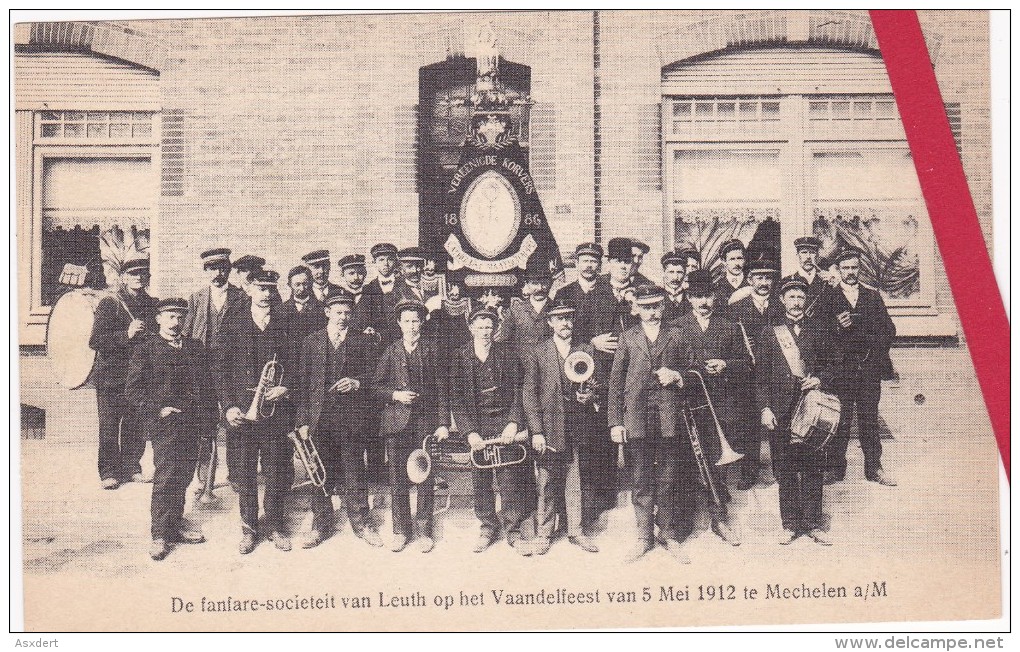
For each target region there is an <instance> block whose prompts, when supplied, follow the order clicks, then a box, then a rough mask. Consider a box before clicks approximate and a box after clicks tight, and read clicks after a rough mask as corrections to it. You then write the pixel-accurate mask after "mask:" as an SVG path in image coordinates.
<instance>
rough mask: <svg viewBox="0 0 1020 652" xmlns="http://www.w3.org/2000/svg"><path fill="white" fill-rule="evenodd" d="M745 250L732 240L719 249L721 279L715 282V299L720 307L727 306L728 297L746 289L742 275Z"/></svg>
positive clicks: (740, 244) (738, 241) (745, 279)
mask: <svg viewBox="0 0 1020 652" xmlns="http://www.w3.org/2000/svg"><path fill="white" fill-rule="evenodd" d="M746 257H747V249H746V248H745V247H744V243H743V242H741V241H740V240H737V239H736V238H734V239H733V240H727V241H726V242H724V243H723V244H722V246H721V247H719V260H721V261H722V264H723V272H724V274H723V277H722V278H720V279H719V280H718V281H716V282H715V287H714V288H713V289H714V290H715V299H716V301H718V302H719V305H720V306H725V305H727V304H729V302H730V297H731V296H732V295H733V293H734V292H736V291H737V290H739V289H740V288H744V287H747V285H748V284H747V276H746V275H745V274H744V262H745V259H746Z"/></svg>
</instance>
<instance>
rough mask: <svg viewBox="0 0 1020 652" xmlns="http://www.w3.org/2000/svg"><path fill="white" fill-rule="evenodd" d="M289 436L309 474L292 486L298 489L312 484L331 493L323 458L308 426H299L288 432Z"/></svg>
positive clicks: (297, 456)
mask: <svg viewBox="0 0 1020 652" xmlns="http://www.w3.org/2000/svg"><path fill="white" fill-rule="evenodd" d="M287 437H288V438H289V439H290V440H291V442H293V444H294V457H296V458H297V460H298V461H299V462H301V466H302V467H304V470H305V474H306V475H307V476H308V479H307V480H305V481H304V482H299V483H298V484H296V485H294V486H293V487H291V488H292V489H297V488H298V487H304V486H307V485H312V486H313V487H319V488H320V489H322V492H323V493H324V494H326V495H327V496H328V495H329V493H328V492H327V491H326V467H325V465H323V463H322V458H321V457H320V456H319V450H318V449H317V448H316V447H315V442H314V441H312V436H311V435H310V434H309V432H308V426H298V427H297V428H295V429H294V430H291V431H290V432H288V433H287Z"/></svg>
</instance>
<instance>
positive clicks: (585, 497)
mask: <svg viewBox="0 0 1020 652" xmlns="http://www.w3.org/2000/svg"><path fill="white" fill-rule="evenodd" d="M575 312H576V308H575V306H574V304H573V303H572V302H570V301H568V300H565V299H556V300H554V301H553V302H552V304H551V305H550V306H549V308H548V310H547V311H546V320H547V322H548V324H549V329H550V332H551V336H550V337H546V338H543V339H542V340H541V341H540V342H539V343H538V344H536V345H535V347H534V349H533V350H532V351H531V352H530V355H528V356H526V357H525V359H524V385H523V388H522V401H523V407H524V415H525V418H526V420H527V425H528V429H529V431H530V432H531V442H530V443H531V447H532V449H533V451H534V453H535V454H536V457H535V466H536V470H537V487H538V490H537V499H538V502H537V508H536V513H535V520H536V528H535V529H536V536H535V538H534V539H533V540H532V544H531V552H532V554H537V555H544V554H545V553H546V552H548V550H549V547H550V545H551V543H552V536H553V530H554V527H555V523H556V514H557V512H558V511H559V510H558V508H557V505H558V504H562V505H564V506H565V510H566V517H567V518H566V521H567V522H566V525H567V537H568V539H569V541H570V543H572V544H574V545H576V546H578V547H580V548H581V549H582V550H584V551H586V552H598V546H597V545H596V544H595V543H594V542H593V541H592V540H591V539H590V538H589V537H588V536H587V535H586V534H585V526H588V525H590V523H587V522H585V521H584V516H585V514H586V513H587V514H591V513H592V511H593V510H592V508H591V507H590V506H589V508H588V509H587V510H586V509H584V504H585V503H586V502H589V503H590V501H591V498H592V496H591V492H590V491H588V490H586V489H585V487H584V486H583V485H582V483H581V472H582V471H581V470H582V469H586V470H587V466H588V464H587V460H585V459H584V456H585V455H586V453H587V447H586V446H585V445H584V444H585V440H586V439H588V438H589V437H592V436H598V435H599V434H601V433H603V432H604V430H602V429H598V430H596V429H595V428H593V423H592V421H593V419H594V416H595V400H596V398H595V393H594V391H593V388H592V381H591V379H589V380H588V381H586V382H582V383H577V382H571V381H570V379H569V377H564V374H565V373H568V372H566V371H565V369H569V370H570V371H571V372H579V371H583V370H584V369H586V370H587V372H588V373H589V374H590V373H593V372H594V362H593V361H592V357H591V356H592V353H593V349H592V348H591V345H590V344H587V343H586V342H579V341H576V340H575V339H574V337H573V327H574V314H575ZM582 354H583V355H586V356H588V357H587V360H588V362H582V363H575V362H573V361H572V360H571V359H570V356H571V355H574V356H575V357H576V356H582V357H583V355H582ZM577 364H580V365H581V366H582V367H583V369H582V368H581V367H578V366H575V365H577ZM585 365H587V366H586V367H585Z"/></svg>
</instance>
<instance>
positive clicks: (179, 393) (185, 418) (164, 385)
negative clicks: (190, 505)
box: [127, 299, 218, 561]
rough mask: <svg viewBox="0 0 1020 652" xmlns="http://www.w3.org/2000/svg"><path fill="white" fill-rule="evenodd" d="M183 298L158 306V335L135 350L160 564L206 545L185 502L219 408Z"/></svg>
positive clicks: (132, 381) (130, 392)
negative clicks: (174, 551)
mask: <svg viewBox="0 0 1020 652" xmlns="http://www.w3.org/2000/svg"><path fill="white" fill-rule="evenodd" d="M187 312H188V302H187V301H185V300H184V299H163V300H162V301H160V302H159V303H158V304H157V306H156V322H157V323H158V324H159V328H158V331H157V333H156V334H155V335H153V336H150V337H148V338H146V339H145V341H144V342H142V343H141V344H139V345H138V346H136V347H135V348H134V352H133V354H132V356H131V363H130V366H129V369H128V375H127V396H128V399H129V401H130V402H131V404H132V405H133V406H134V408H135V409H136V410H137V411H138V414H139V416H140V417H141V419H142V421H143V423H144V425H145V431H146V432H147V433H148V435H149V437H150V439H151V440H152V458H153V462H154V463H155V467H156V473H155V476H154V477H153V482H152V504H151V512H152V526H151V533H152V546H151V548H150V550H149V555H150V556H151V557H152V558H153V559H154V560H156V561H159V560H161V559H163V558H164V557H166V556H167V554H169V552H170V548H171V545H173V544H174V543H202V542H204V541H205V537H204V536H202V534H201V532H197V531H195V530H192V529H190V528H189V527H188V526H187V525H186V524H185V522H184V518H183V517H184V501H185V494H186V492H187V488H188V484H189V483H190V482H191V476H192V474H193V473H194V471H195V463H196V462H197V461H198V442H199V438H200V437H201V436H203V435H205V434H206V433H208V432H209V431H210V430H212V429H213V428H214V427H215V423H216V419H217V415H218V410H217V406H216V394H215V393H214V392H213V391H212V389H211V388H212V379H211V375H210V366H209V359H208V356H207V355H206V349H205V347H204V346H203V345H202V343H201V342H200V341H198V340H197V339H192V338H190V337H185V336H184V334H183V324H184V320H185V315H186V314H187Z"/></svg>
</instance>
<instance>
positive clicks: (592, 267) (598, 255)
mask: <svg viewBox="0 0 1020 652" xmlns="http://www.w3.org/2000/svg"><path fill="white" fill-rule="evenodd" d="M604 255H605V252H604V251H603V250H602V247H601V246H600V245H598V244H596V243H594V242H583V243H581V244H579V245H577V248H576V249H575V250H574V261H575V269H577V280H576V281H572V282H570V283H568V284H567V285H565V286H563V287H562V288H560V289H559V290H558V291H557V292H556V299H565V300H567V301H570V302H572V303H573V304H574V306H575V307H576V308H577V312H575V313H574V337H576V338H578V339H579V340H583V341H585V342H590V341H591V337H592V335H593V334H594V333H591V331H590V328H591V325H592V319H593V316H592V311H593V310H594V308H593V305H592V301H591V300H592V297H594V296H595V295H594V294H593V292H592V291H593V290H594V289H595V285H596V284H597V283H598V279H599V272H601V271H602V257H603V256H604Z"/></svg>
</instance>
